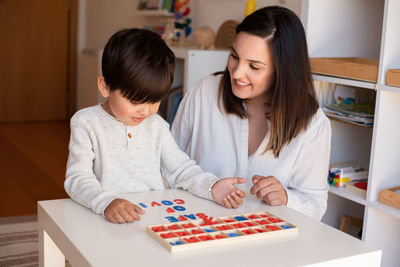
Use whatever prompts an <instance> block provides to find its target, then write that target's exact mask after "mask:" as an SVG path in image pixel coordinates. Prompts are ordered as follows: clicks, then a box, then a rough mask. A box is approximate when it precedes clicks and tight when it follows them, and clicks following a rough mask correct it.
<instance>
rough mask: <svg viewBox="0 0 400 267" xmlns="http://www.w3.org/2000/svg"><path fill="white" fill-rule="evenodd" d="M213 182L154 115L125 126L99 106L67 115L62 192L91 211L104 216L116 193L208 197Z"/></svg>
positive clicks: (161, 120)
mask: <svg viewBox="0 0 400 267" xmlns="http://www.w3.org/2000/svg"><path fill="white" fill-rule="evenodd" d="M161 169H162V174H163V175H162V174H161ZM217 180H218V178H217V177H216V176H214V175H213V174H210V173H205V172H203V171H202V170H201V168H200V167H199V166H198V165H196V163H195V161H194V160H191V159H190V158H189V157H188V156H187V155H186V154H185V153H184V152H182V151H181V150H180V149H179V147H178V146H177V144H176V143H175V141H174V139H173V137H172V135H171V133H170V131H169V125H168V123H166V122H165V121H164V120H163V119H162V118H161V117H160V116H159V115H157V114H155V115H153V116H151V117H149V118H146V119H145V120H144V121H143V122H142V123H140V124H139V125H137V126H127V125H124V124H123V123H121V122H120V121H118V120H117V119H115V118H114V117H112V116H111V115H110V114H108V113H107V112H106V111H104V110H103V108H102V107H101V105H97V106H93V107H89V108H85V109H82V110H80V111H78V112H77V113H76V114H75V115H74V116H73V117H72V119H71V139H70V144H69V156H68V163H67V172H66V180H65V183H64V186H65V190H66V191H67V193H68V195H69V196H70V197H71V198H72V199H73V200H75V201H76V202H78V203H80V204H82V205H83V206H85V207H87V208H90V209H92V210H93V211H94V212H95V213H98V214H103V215H104V210H105V208H106V207H107V206H108V205H109V203H110V202H111V201H112V200H114V199H115V198H117V195H118V194H119V193H125V192H139V191H147V190H163V189H164V188H165V187H166V186H170V187H172V188H183V189H185V190H188V191H189V192H191V193H193V194H195V195H197V196H200V197H203V198H208V199H212V198H211V194H210V188H211V186H212V185H213V184H214V183H215V182H216V181H217Z"/></svg>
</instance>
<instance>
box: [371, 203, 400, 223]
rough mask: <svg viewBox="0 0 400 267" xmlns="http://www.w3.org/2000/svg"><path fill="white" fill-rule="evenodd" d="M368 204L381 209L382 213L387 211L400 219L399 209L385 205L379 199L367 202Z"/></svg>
mask: <svg viewBox="0 0 400 267" xmlns="http://www.w3.org/2000/svg"><path fill="white" fill-rule="evenodd" d="M368 206H370V207H371V208H374V209H377V210H379V211H382V212H384V213H387V214H389V215H391V216H393V217H395V218H397V219H400V210H399V209H396V208H394V207H391V206H389V205H385V204H383V203H381V202H379V201H372V202H369V203H368Z"/></svg>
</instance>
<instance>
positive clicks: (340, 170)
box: [328, 162, 368, 187]
mask: <svg viewBox="0 0 400 267" xmlns="http://www.w3.org/2000/svg"><path fill="white" fill-rule="evenodd" d="M367 179H368V168H367V167H364V166H362V165H361V164H359V163H357V162H341V163H336V164H333V165H332V166H331V169H330V170H329V176H328V183H329V184H330V185H332V186H335V187H343V186H344V184H345V183H348V182H351V181H353V182H354V181H365V180H367Z"/></svg>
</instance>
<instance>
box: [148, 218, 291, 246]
mask: <svg viewBox="0 0 400 267" xmlns="http://www.w3.org/2000/svg"><path fill="white" fill-rule="evenodd" d="M146 231H147V233H148V234H150V235H151V236H152V237H153V238H154V239H155V240H157V241H158V242H159V243H160V244H161V245H163V246H164V247H165V248H167V249H168V250H169V251H170V252H176V251H185V250H189V249H198V248H204V247H213V246H218V245H226V244H234V243H237V244H240V243H241V242H245V241H246V240H254V239H262V238H274V237H280V236H286V235H295V234H297V233H298V228H297V227H296V226H294V225H292V224H290V223H288V222H286V221H284V220H282V219H280V218H278V217H276V216H275V215H273V214H271V213H269V212H267V211H259V212H253V213H249V214H238V215H231V216H224V217H218V218H213V217H208V216H204V217H203V218H202V219H199V220H191V221H185V222H174V223H170V224H161V225H153V226H147V228H146Z"/></svg>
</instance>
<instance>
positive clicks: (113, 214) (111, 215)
mask: <svg viewBox="0 0 400 267" xmlns="http://www.w3.org/2000/svg"><path fill="white" fill-rule="evenodd" d="M144 213H145V212H144V210H142V209H141V208H140V207H139V206H137V205H135V204H132V203H131V202H130V201H128V200H126V199H122V198H116V199H114V200H113V201H112V202H111V203H110V204H109V205H108V206H107V208H106V209H105V211H104V216H105V217H106V219H107V220H109V221H110V222H112V223H127V222H133V221H137V220H140V216H139V215H138V214H141V215H143V214H144Z"/></svg>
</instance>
